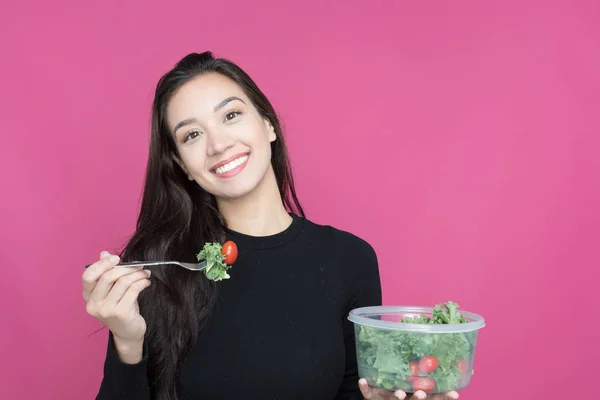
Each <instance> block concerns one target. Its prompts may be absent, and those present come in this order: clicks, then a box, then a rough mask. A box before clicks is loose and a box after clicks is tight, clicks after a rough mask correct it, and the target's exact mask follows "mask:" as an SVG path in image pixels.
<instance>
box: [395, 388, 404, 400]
mask: <svg viewBox="0 0 600 400" xmlns="http://www.w3.org/2000/svg"><path fill="white" fill-rule="evenodd" d="M394 395H395V396H396V397H397V398H399V399H400V400H404V399H405V398H406V393H404V392H403V391H401V390H399V391H397V392H396V393H394Z"/></svg>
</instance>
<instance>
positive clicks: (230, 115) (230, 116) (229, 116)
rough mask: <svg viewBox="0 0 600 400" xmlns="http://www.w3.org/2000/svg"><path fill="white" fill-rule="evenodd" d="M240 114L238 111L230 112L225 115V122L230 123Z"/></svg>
mask: <svg viewBox="0 0 600 400" xmlns="http://www.w3.org/2000/svg"><path fill="white" fill-rule="evenodd" d="M240 114H241V113H240V112H238V111H230V112H228V113H227V114H225V121H231V120H232V119H234V118H235V117H237V116H238V115H240Z"/></svg>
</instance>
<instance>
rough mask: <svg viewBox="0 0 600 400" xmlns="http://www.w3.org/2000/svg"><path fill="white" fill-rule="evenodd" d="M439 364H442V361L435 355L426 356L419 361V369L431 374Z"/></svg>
mask: <svg viewBox="0 0 600 400" xmlns="http://www.w3.org/2000/svg"><path fill="white" fill-rule="evenodd" d="M438 365H440V363H439V361H438V359H437V358H435V357H434V356H425V357H423V358H421V361H419V370H421V372H424V373H426V374H430V373H432V372H433V371H435V370H436V369H437V367H438Z"/></svg>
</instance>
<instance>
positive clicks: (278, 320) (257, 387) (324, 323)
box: [97, 215, 381, 400]
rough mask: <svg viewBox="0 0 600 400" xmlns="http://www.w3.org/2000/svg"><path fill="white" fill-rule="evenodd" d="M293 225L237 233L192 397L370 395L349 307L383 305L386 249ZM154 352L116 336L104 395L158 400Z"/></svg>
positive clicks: (192, 372) (306, 224)
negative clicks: (129, 358)
mask: <svg viewBox="0 0 600 400" xmlns="http://www.w3.org/2000/svg"><path fill="white" fill-rule="evenodd" d="M293 217H294V220H293V222H292V224H291V225H290V227H289V228H288V229H286V230H285V231H284V232H281V233H279V234H276V235H272V236H268V237H252V236H247V235H243V234H240V233H237V232H233V231H228V236H229V238H230V239H231V240H233V241H235V242H236V244H237V246H238V249H239V255H238V259H237V261H236V262H235V264H234V265H233V267H232V268H231V269H230V270H229V274H230V275H231V278H230V279H228V280H225V281H222V282H221V283H220V290H219V300H218V304H217V307H216V309H215V311H214V313H213V315H212V317H211V319H210V321H209V323H208V325H207V327H206V328H204V329H203V331H202V332H201V333H200V337H199V340H198V342H197V344H196V345H195V347H194V348H193V349H192V351H191V352H190V354H189V356H188V357H187V359H186V361H185V364H184V368H183V373H182V378H183V385H184V399H185V400H191V399H194V400H195V399H203V400H204V399H211V400H212V399H251V400H253V399H257V400H258V399H260V400H267V399H269V400H271V399H282V400H294V399H302V400H306V399H310V400H320V399H322V400H333V399H338V400H342V399H344V400H346V399H362V396H361V394H360V391H359V389H358V371H357V366H356V353H355V351H356V350H355V340H354V327H353V324H352V323H351V322H349V321H348V320H347V318H346V317H347V315H348V312H349V311H350V310H351V309H353V308H355V307H361V306H370V305H380V304H381V286H380V279H379V271H378V263H377V256H376V254H375V252H374V250H373V248H372V247H371V246H370V245H369V244H368V243H367V242H365V241H364V240H362V239H360V238H358V237H357V236H354V235H352V234H350V233H347V232H344V231H341V230H338V229H335V228H332V227H329V226H322V225H317V224H315V223H313V222H310V221H309V220H307V219H304V218H301V217H298V216H295V215H294V216H293ZM146 366H147V359H145V358H144V359H143V360H142V361H141V362H140V363H138V364H135V365H129V364H124V363H123V362H121V361H120V359H119V358H118V356H117V354H116V351H115V349H114V345H113V342H112V339H110V336H109V341H108V347H107V354H106V360H105V365H104V378H103V380H102V384H101V387H100V391H99V394H98V397H97V400H109V399H110V400H121V399H122V400H125V399H127V400H150V398H151V394H150V388H149V385H148V378H147V376H146Z"/></svg>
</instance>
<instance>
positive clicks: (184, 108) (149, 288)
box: [83, 52, 457, 400]
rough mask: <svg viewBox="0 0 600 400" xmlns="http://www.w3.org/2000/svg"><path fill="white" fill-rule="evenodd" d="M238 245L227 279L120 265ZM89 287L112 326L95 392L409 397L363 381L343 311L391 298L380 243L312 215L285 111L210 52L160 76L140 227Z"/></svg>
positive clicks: (90, 306)
mask: <svg viewBox="0 0 600 400" xmlns="http://www.w3.org/2000/svg"><path fill="white" fill-rule="evenodd" d="M226 240H232V241H234V242H235V243H236V245H237V247H238V250H239V255H238V258H237V260H236V262H235V263H234V264H233V266H232V268H231V269H230V270H229V274H230V278H229V279H226V280H223V281H219V282H214V281H211V280H209V279H208V278H207V277H206V276H205V274H204V273H202V272H192V271H188V270H185V269H183V268H180V267H177V266H174V265H167V266H161V267H158V268H151V271H150V270H148V269H139V268H138V269H135V268H115V266H116V265H117V264H118V263H119V262H120V261H121V260H123V261H133V260H178V261H191V262H194V261H196V260H195V255H196V254H197V253H199V251H200V250H201V249H202V247H203V246H204V244H205V243H207V242H218V243H224V242H225V241H226ZM83 296H84V298H85V301H86V303H87V312H88V313H89V314H90V315H92V316H94V317H95V318H97V319H98V320H100V321H101V322H102V323H103V324H104V325H105V326H107V327H108V328H109V341H108V346H107V353H106V360H105V364H104V378H103V380H102V383H101V387H100V390H99V394H98V397H97V399H101V400H108V399H110V400H119V399H123V400H124V399H127V400H150V399H158V400H174V399H241V398H244V399H261V400H266V399H284V400H293V399H303V400H307V399H311V400H313V399H323V400H329V399H359V398H362V397H363V396H364V397H366V398H371V399H388V398H390V399H391V398H405V397H406V394H405V393H403V392H396V393H392V392H388V391H383V390H377V389H373V388H369V387H368V386H367V385H366V383H365V382H360V384H359V382H358V373H357V365H356V355H355V342H354V331H353V326H352V324H351V323H350V322H349V321H348V320H347V319H346V316H347V315H348V312H349V311H350V310H351V309H353V308H355V307H361V306H370V305H379V304H381V287H380V280H379V271H378V264H377V257H376V254H375V252H374V251H373V248H372V247H371V246H370V245H369V244H368V243H367V242H365V241H364V240H362V239H360V238H359V237H357V236H354V235H353V234H350V233H348V232H344V231H342V230H338V229H335V228H333V227H330V226H323V225H318V224H316V223H313V222H311V221H310V220H308V219H306V218H305V216H304V213H303V210H302V207H301V206H300V203H299V201H298V198H297V197H296V193H295V190H294V181H293V178H292V173H291V168H290V164H289V161H288V155H287V150H286V146H285V142H284V137H283V135H282V131H281V127H280V124H279V121H278V118H277V115H276V114H275V111H274V109H273V106H272V105H271V103H270V102H269V101H268V100H267V98H266V97H265V95H264V94H263V93H262V92H261V91H260V90H259V88H258V87H257V86H256V84H255V83H254V82H253V81H252V79H251V78H250V77H249V76H248V75H247V74H246V73H245V72H244V71H243V70H242V69H240V68H239V67H238V66H237V65H235V64H234V63H232V62H230V61H227V60H224V59H215V58H213V56H212V54H211V53H210V52H205V53H202V54H196V53H194V54H189V55H187V56H186V57H185V58H183V59H182V60H181V61H180V62H179V63H178V64H177V65H176V66H175V68H174V69H173V70H171V71H169V72H168V73H167V74H165V75H164V76H163V77H162V78H161V79H160V81H159V82H158V85H157V88H156V93H155V99H154V104H153V108H152V135H151V142H150V154H149V159H148V166H147V172H146V180H145V186H144V193H143V200H142V205H141V210H140V214H139V218H138V222H137V227H136V231H135V233H134V235H133V236H132V238H131V239H130V241H129V242H128V244H127V245H126V247H125V249H124V251H123V252H122V254H121V256H120V257H119V256H117V255H112V254H109V253H108V252H102V253H101V255H100V259H99V260H98V261H97V262H95V263H94V264H92V265H91V266H90V267H89V268H87V269H86V271H85V272H84V274H83ZM413 396H416V397H419V396H421V397H422V396H424V393H416V394H414V395H413ZM448 397H449V398H456V397H457V394H456V393H450V394H448Z"/></svg>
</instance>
